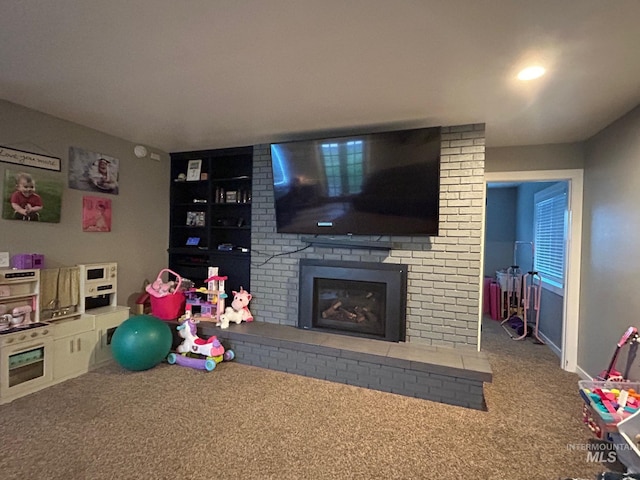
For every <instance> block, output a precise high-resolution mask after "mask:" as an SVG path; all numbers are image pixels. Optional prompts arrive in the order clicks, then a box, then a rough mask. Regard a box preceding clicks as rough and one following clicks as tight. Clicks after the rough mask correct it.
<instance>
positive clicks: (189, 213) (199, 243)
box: [169, 147, 253, 291]
mask: <svg viewBox="0 0 640 480" xmlns="http://www.w3.org/2000/svg"><path fill="white" fill-rule="evenodd" d="M252 174H253V147H238V148H225V149H217V150H201V151H193V152H179V153H172V154H171V215H170V232H169V268H170V269H171V270H173V271H174V272H176V273H178V274H179V275H180V276H182V277H184V278H188V279H190V280H193V281H194V282H196V284H197V285H199V286H201V285H202V283H203V282H204V281H205V279H206V278H207V269H208V267H210V266H213V267H219V268H220V274H221V275H225V276H227V277H228V278H229V280H228V283H227V290H229V291H231V290H238V289H239V288H240V286H242V287H244V288H245V289H247V290H248V289H249V288H250V286H249V279H250V268H251V267H250V263H251V252H250V247H251V194H252Z"/></svg>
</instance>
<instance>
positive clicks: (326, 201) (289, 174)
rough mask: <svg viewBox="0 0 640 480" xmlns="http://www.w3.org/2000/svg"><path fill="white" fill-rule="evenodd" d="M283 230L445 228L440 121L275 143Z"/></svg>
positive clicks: (422, 231) (420, 231) (432, 231)
mask: <svg viewBox="0 0 640 480" xmlns="http://www.w3.org/2000/svg"><path fill="white" fill-rule="evenodd" d="M271 165H272V169H273V188H274V197H275V210H276V224H277V231H278V232H279V233H298V234H316V235H317V234H320V235H323V234H327V235H437V234H438V213H439V212H438V208H439V198H440V127H431V128H419V129H412V130H399V131H391V132H382V133H368V134H362V135H349V136H341V137H333V138H322V139H314V140H304V141H293V142H283V143H273V144H271Z"/></svg>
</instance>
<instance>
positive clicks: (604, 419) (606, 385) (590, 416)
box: [578, 380, 640, 440]
mask: <svg viewBox="0 0 640 480" xmlns="http://www.w3.org/2000/svg"><path fill="white" fill-rule="evenodd" d="M578 388H579V391H580V395H581V396H582V399H583V400H584V402H585V405H584V407H583V421H584V423H586V424H587V425H588V426H589V428H590V429H591V430H592V431H593V432H594V434H595V435H596V437H598V438H603V439H605V440H610V434H611V433H615V432H617V431H618V423H619V422H621V421H622V420H623V419H625V418H628V417H630V416H631V415H634V413H628V412H623V413H621V414H618V413H603V412H602V411H601V410H600V409H599V408H598V407H597V406H596V404H595V403H594V402H593V400H591V399H590V398H589V397H588V392H590V391H593V390H595V389H598V388H599V389H602V390H611V389H614V388H615V389H618V390H632V389H633V390H635V391H636V392H638V393H640V383H639V382H612V381H596V380H580V381H579V382H578Z"/></svg>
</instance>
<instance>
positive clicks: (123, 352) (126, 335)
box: [111, 315, 173, 371]
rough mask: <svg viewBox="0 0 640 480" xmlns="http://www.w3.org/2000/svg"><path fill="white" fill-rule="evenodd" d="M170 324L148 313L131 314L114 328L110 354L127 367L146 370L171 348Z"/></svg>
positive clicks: (158, 361) (159, 360)
mask: <svg viewBox="0 0 640 480" xmlns="http://www.w3.org/2000/svg"><path fill="white" fill-rule="evenodd" d="M172 342H173V335H172V334H171V328H169V325H167V324H166V323H165V322H163V321H162V320H160V319H158V318H156V317H153V316H151V315H137V316H134V317H130V318H128V319H127V320H125V321H124V322H122V323H121V324H120V326H118V328H116V330H115V332H113V337H112V338H111V352H112V354H113V358H114V359H115V360H116V362H118V363H119V364H120V366H122V367H123V368H126V369H127V370H134V371H139V370H148V369H150V368H152V367H155V366H156V365H157V364H159V363H160V362H161V361H162V360H163V359H164V358H165V357H166V356H167V353H169V351H170V350H171V344H172Z"/></svg>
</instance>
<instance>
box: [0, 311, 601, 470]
mask: <svg viewBox="0 0 640 480" xmlns="http://www.w3.org/2000/svg"><path fill="white" fill-rule="evenodd" d="M489 322H490V323H489V324H488V325H487V326H485V328H484V332H483V350H486V351H487V352H488V353H489V355H490V360H491V364H492V367H493V375H494V377H493V378H494V380H493V383H491V384H488V385H486V387H485V391H486V400H487V406H488V411H486V412H482V411H477V410H470V409H465V408H460V407H454V406H450V405H444V404H440V403H434V402H429V401H425V400H418V399H414V398H407V397H402V396H398V395H394V394H388V393H382V392H377V391H373V390H366V389H362V388H358V387H352V386H348V385H342V384H336V383H330V382H326V381H321V380H314V379H309V378H304V377H300V376H297V375H290V374H285V373H279V372H274V371H270V370H265V369H261V368H256V367H250V366H245V365H240V364H239V363H234V362H228V363H222V364H220V365H218V367H217V368H216V369H215V370H214V371H212V372H204V371H200V370H192V369H189V368H184V367H179V366H175V365H173V366H170V365H168V364H161V365H159V366H157V367H155V368H153V369H151V370H149V371H146V372H128V371H124V370H122V369H121V368H120V367H119V366H117V365H111V366H108V367H104V368H101V369H98V370H95V371H93V372H90V373H89V374H86V375H83V376H82V377H79V378H76V379H73V380H70V381H67V382H65V383H62V384H58V385H55V386H53V387H50V388H48V389H46V390H43V391H41V392H37V393H35V394H32V395H29V396H27V397H24V398H22V399H19V400H16V401H14V402H13V403H11V404H8V405H2V406H0V479H2V480H8V479H95V480H99V479H214V480H216V479H404V480H406V479H432V478H433V479H445V480H454V479H455V480H460V479H514V480H515V479H527V480H529V479H552V480H557V479H559V478H567V477H576V478H586V479H593V478H595V475H596V473H598V472H602V471H604V470H605V467H604V466H602V465H600V464H594V463H591V462H587V460H586V452H585V451H584V450H579V449H578V450H570V449H569V448H568V446H569V445H584V444H586V443H588V442H589V441H590V439H592V437H591V435H590V433H589V431H588V430H587V428H586V427H585V426H584V425H583V424H582V421H581V407H582V402H581V400H580V397H579V395H578V393H577V381H578V377H577V376H576V375H573V374H569V373H566V372H563V371H561V370H560V369H559V368H558V363H559V361H558V358H557V357H556V356H555V355H553V353H551V351H550V350H549V349H548V348H547V347H546V346H541V345H534V344H533V343H532V342H531V341H530V340H527V341H524V342H515V341H513V340H510V339H509V337H508V336H507V334H506V332H504V331H503V330H502V329H500V328H499V326H498V323H497V322H492V321H489ZM485 323H487V322H485Z"/></svg>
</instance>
